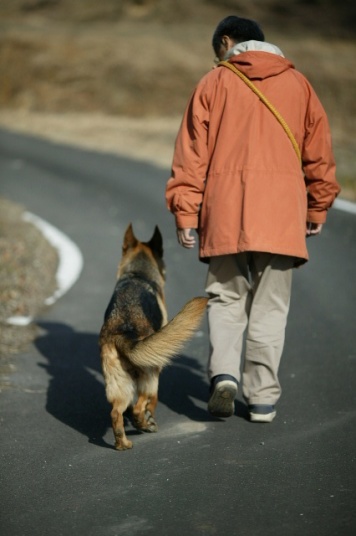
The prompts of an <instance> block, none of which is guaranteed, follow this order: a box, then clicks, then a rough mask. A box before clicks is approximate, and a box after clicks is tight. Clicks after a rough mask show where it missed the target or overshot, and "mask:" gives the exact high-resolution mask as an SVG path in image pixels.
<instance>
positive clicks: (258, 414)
mask: <svg viewBox="0 0 356 536" xmlns="http://www.w3.org/2000/svg"><path fill="white" fill-rule="evenodd" d="M248 411H249V412H250V421H251V422H272V421H273V419H274V418H275V416H276V413H277V412H276V410H275V408H274V406H270V405H268V404H251V405H250V406H249V407H248Z"/></svg>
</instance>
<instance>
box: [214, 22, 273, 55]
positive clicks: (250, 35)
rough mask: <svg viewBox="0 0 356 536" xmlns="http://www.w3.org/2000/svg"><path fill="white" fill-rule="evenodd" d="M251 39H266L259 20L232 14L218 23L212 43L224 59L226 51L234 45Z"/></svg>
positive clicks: (217, 53)
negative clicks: (258, 22)
mask: <svg viewBox="0 0 356 536" xmlns="http://www.w3.org/2000/svg"><path fill="white" fill-rule="evenodd" d="M251 40H253V41H264V40H265V36H264V34H263V32H262V30H261V28H260V27H259V25H258V24H257V22H255V21H254V20H250V19H242V18H240V17H236V16H235V15H230V16H228V17H225V19H223V20H222V21H221V22H219V24H218V25H217V27H216V30H215V32H214V35H213V40H212V45H213V49H214V52H215V54H216V56H217V57H218V58H219V59H223V57H224V55H225V54H226V52H227V51H228V50H229V49H230V48H232V47H233V46H234V45H236V44H237V43H242V42H243V41H251Z"/></svg>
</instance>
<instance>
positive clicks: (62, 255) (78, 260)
mask: <svg viewBox="0 0 356 536" xmlns="http://www.w3.org/2000/svg"><path fill="white" fill-rule="evenodd" d="M22 219H23V220H24V221H26V222H29V223H32V224H33V225H35V226H36V227H37V228H38V229H39V230H40V231H41V232H42V234H43V235H44V236H45V238H46V239H47V240H48V242H49V243H50V244H51V245H52V246H53V247H54V248H56V249H57V251H58V257H59V262H58V268H57V273H56V279H57V290H56V291H55V292H54V294H53V295H52V296H49V297H48V298H46V300H45V305H52V304H53V303H54V302H55V301H57V300H58V299H59V298H60V297H61V296H63V294H65V293H66V292H67V291H68V290H69V289H70V288H71V287H72V286H73V285H74V283H75V282H76V281H77V279H78V278H79V276H80V273H81V271H82V268H83V256H82V253H81V251H80V249H79V248H78V246H77V245H76V244H75V243H74V242H73V241H72V240H71V239H70V238H68V236H66V235H65V234H64V233H62V231H60V230H59V229H57V228H56V227H54V226H53V225H51V224H50V223H48V222H46V221H45V220H42V219H41V218H39V217H38V216H36V215H35V214H32V213H31V212H24V214H23V216H22ZM32 321H33V318H32V317H30V316H12V317H10V318H8V319H7V323H8V324H12V325H16V326H27V325H28V324H30V323H31V322H32Z"/></svg>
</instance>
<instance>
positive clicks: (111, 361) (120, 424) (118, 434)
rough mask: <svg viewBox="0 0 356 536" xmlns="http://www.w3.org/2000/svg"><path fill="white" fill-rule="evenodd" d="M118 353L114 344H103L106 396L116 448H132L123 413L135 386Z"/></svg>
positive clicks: (131, 398) (102, 354)
mask: <svg viewBox="0 0 356 536" xmlns="http://www.w3.org/2000/svg"><path fill="white" fill-rule="evenodd" d="M118 357H119V356H118V353H117V350H116V348H115V346H114V345H113V344H103V345H102V348H101V360H102V367H103V373H104V378H105V386H106V397H107V399H108V402H110V404H112V411H111V423H112V429H113V432H114V436H115V448H116V449H117V450H126V449H131V448H132V442H131V441H129V440H128V439H127V437H126V434H125V428H124V417H123V414H124V412H125V411H126V409H127V408H128V406H129V404H130V403H131V401H132V400H133V396H134V386H133V382H132V379H131V377H130V376H129V374H127V372H126V371H125V370H124V369H123V368H122V365H121V362H120V359H119V358H118Z"/></svg>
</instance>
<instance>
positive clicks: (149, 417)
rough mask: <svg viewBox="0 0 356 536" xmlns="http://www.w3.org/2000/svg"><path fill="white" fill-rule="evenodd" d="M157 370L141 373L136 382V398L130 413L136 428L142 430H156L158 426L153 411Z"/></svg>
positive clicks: (156, 388)
mask: <svg viewBox="0 0 356 536" xmlns="http://www.w3.org/2000/svg"><path fill="white" fill-rule="evenodd" d="M158 377H159V371H158V370H154V371H152V372H151V373H147V374H142V375H141V376H140V378H139V380H138V382H137V388H138V400H137V402H136V404H135V405H134V407H133V410H132V414H133V418H134V424H135V426H136V428H138V429H139V430H142V431H144V432H157V430H158V426H157V423H156V421H155V417H154V413H155V409H156V406H157V403H158V394H157V392H158Z"/></svg>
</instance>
